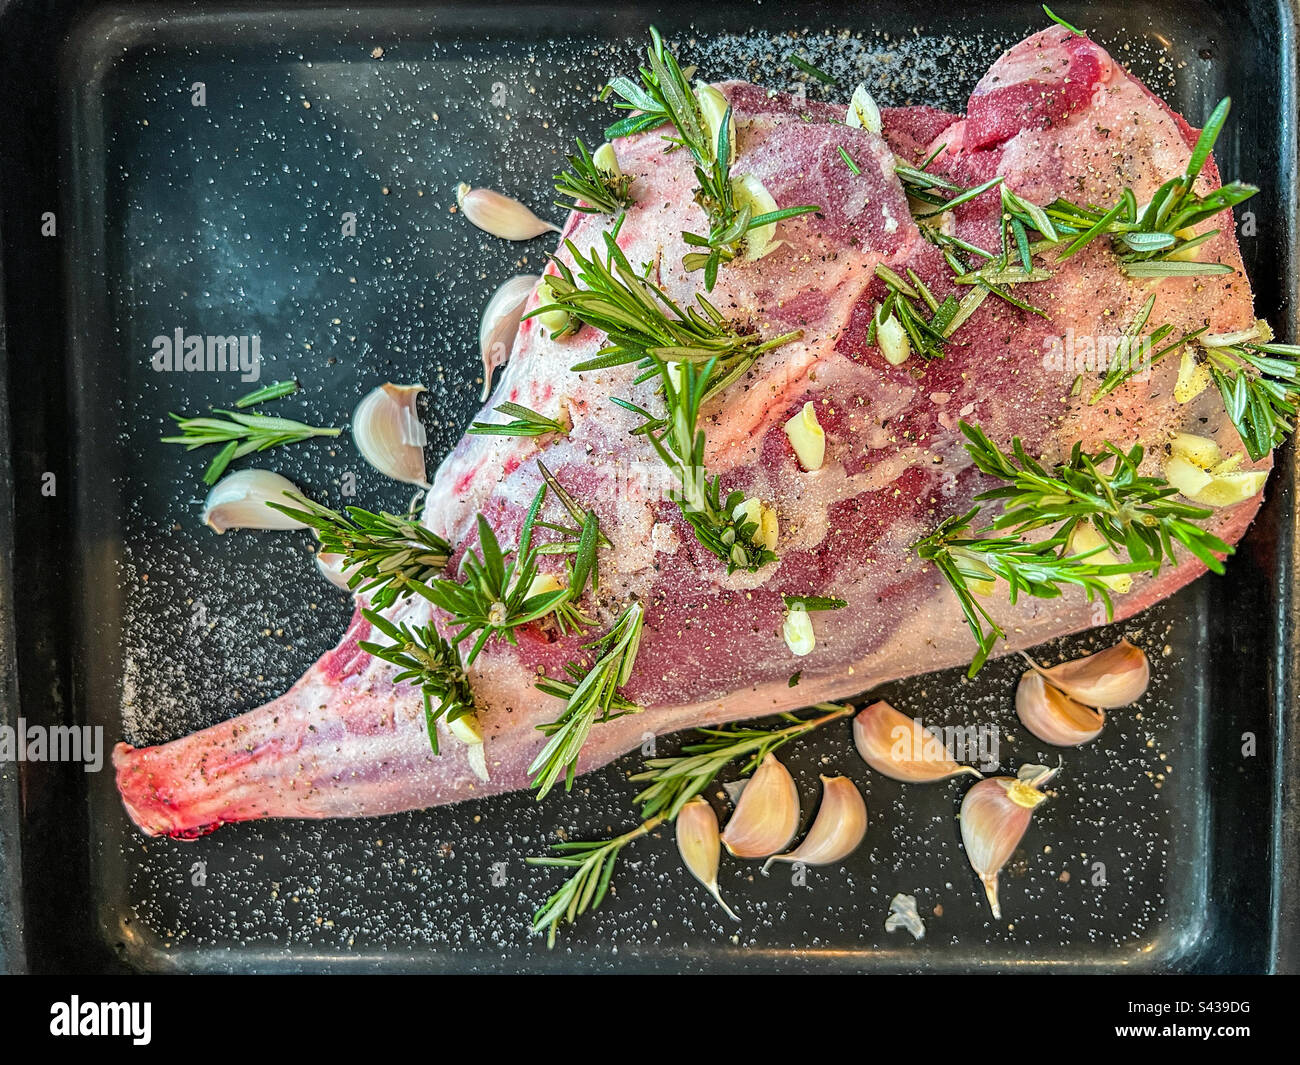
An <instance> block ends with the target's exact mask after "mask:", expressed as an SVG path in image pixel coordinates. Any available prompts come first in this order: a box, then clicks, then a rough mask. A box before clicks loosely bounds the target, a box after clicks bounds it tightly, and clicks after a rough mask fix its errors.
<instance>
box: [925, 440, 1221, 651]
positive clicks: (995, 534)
mask: <svg viewBox="0 0 1300 1065" xmlns="http://www.w3.org/2000/svg"><path fill="white" fill-rule="evenodd" d="M961 430H962V433H963V434H964V435H965V436H966V438H967V443H966V449H967V450H968V451H969V452H970V454H971V458H972V459H973V460H974V462H975V465H976V467H977V468H978V469H979V470H980V471H981V472H982V473H985V474H987V475H989V476H991V477H995V478H997V479H998V480H1000V481H1003V482H1005V483H1004V486H1003V487H1001V488H995V489H993V490H991V491H988V492H984V493H982V494H980V495H978V496H976V497H975V500H976V503H977V504H984V503H989V502H993V501H997V502H1000V503H1001V504H1002V510H1001V513H1000V514H999V515H998V516H997V517H996V518H994V519H993V520H992V521H991V522H988V523H987V524H985V525H984V526H983V527H982V528H979V529H978V530H977V529H976V527H975V520H976V518H977V517H980V516H981V515H982V506H980V505H977V506H975V507H974V508H972V509H971V510H970V511H968V512H967V513H965V514H963V515H960V516H950V517H948V518H946V519H945V520H944V521H943V522H941V523H940V525H939V526H938V528H937V529H936V530H935V531H934V532H933V533H931V534H930V535H929V536H927V537H925V538H924V539H922V540H919V541H918V542H917V543H916V544H914V545H913V549H914V550H915V551H916V552H917V555H918V556H919V557H920V558H921V559H923V560H925V561H928V562H932V563H934V565H935V568H936V569H938V570H939V572H940V574H941V575H942V576H943V577H944V579H945V580H946V581H947V582H948V584H949V585H950V586H951V587H952V589H953V591H954V593H955V594H956V595H957V598H958V601H959V602H960V604H961V607H962V612H963V614H964V615H965V618H966V624H967V627H968V628H969V629H970V630H971V634H972V635H973V636H974V637H975V641H976V645H977V647H978V653H977V654H976V656H975V658H974V659H973V660H972V662H971V667H970V672H969V675H970V676H974V675H975V673H976V672H978V670H979V669H980V667H981V666H982V665H983V664H984V662H985V661H986V660H987V658H988V656H989V654H990V653H991V652H992V650H993V647H994V645H995V644H996V642H997V640H998V639H999V638H1001V637H1003V636H1005V633H1004V632H1003V631H1002V629H1001V627H1000V626H999V625H998V624H997V622H996V621H994V619H993V617H992V615H991V614H990V613H989V612H988V610H987V609H985V607H984V606H983V605H982V604H981V603H979V602H978V601H977V600H976V599H975V595H976V594H979V593H986V592H988V591H991V590H992V586H993V582H994V581H995V579H996V578H999V577H1000V578H1002V579H1003V580H1005V581H1006V582H1007V585H1008V589H1009V598H1010V601H1011V603H1012V604H1014V603H1015V602H1016V601H1017V599H1018V597H1019V595H1020V594H1021V593H1024V594H1026V595H1031V596H1035V597H1037V598H1044V599H1047V598H1055V597H1057V596H1059V595H1060V594H1061V591H1062V588H1063V586H1066V585H1075V586H1078V587H1081V588H1083V589H1084V591H1085V592H1086V593H1087V596H1088V599H1089V600H1092V599H1094V598H1100V599H1101V600H1102V601H1103V602H1104V603H1105V604H1106V612H1107V616H1108V617H1110V616H1112V607H1113V604H1112V602H1111V599H1110V595H1109V586H1108V583H1107V580H1106V578H1110V577H1114V576H1119V575H1122V574H1126V573H1140V572H1149V573H1158V572H1159V570H1160V567H1161V566H1162V565H1163V564H1164V563H1165V562H1166V561H1167V562H1169V563H1170V564H1173V563H1174V561H1175V554H1174V544H1175V543H1177V544H1180V545H1181V546H1182V547H1184V548H1185V549H1186V550H1187V551H1189V552H1190V553H1191V554H1193V555H1195V556H1196V557H1197V558H1198V559H1200V560H1201V561H1202V562H1203V563H1204V564H1205V565H1206V567H1207V568H1209V569H1211V570H1213V571H1214V572H1216V573H1222V572H1223V563H1222V562H1221V561H1220V560H1219V558H1218V557H1217V555H1216V552H1217V553H1219V554H1224V555H1229V554H1232V552H1233V548H1232V547H1231V546H1230V545H1229V544H1226V543H1224V542H1223V541H1222V540H1220V539H1219V538H1218V537H1217V536H1214V535H1213V534H1212V533H1210V532H1207V531H1206V530H1205V529H1203V528H1201V527H1200V526H1199V525H1197V524H1196V522H1198V521H1201V520H1203V519H1205V518H1207V517H1209V516H1210V514H1211V513H1212V511H1210V510H1208V509H1204V508H1201V507H1195V506H1192V505H1190V504H1187V503H1180V502H1178V501H1177V500H1175V499H1174V498H1173V497H1174V496H1176V495H1177V490H1176V489H1175V488H1174V487H1173V486H1172V485H1170V484H1169V483H1168V482H1167V481H1165V480H1163V479H1162V478H1157V477H1145V476H1142V475H1141V474H1139V473H1138V467H1139V465H1140V464H1141V462H1142V455H1143V450H1142V448H1141V447H1140V446H1137V445H1135V446H1134V447H1132V448H1131V449H1129V450H1128V451H1122V450H1121V449H1119V448H1118V447H1116V446H1115V445H1114V444H1111V443H1107V444H1106V446H1105V447H1104V448H1103V449H1102V450H1101V451H1099V452H1097V453H1096V454H1088V453H1086V452H1084V451H1083V449H1082V448H1081V447H1080V445H1078V444H1075V446H1074V448H1073V450H1072V451H1071V453H1070V457H1069V459H1068V460H1067V461H1065V462H1063V463H1059V464H1057V465H1056V466H1054V467H1052V468H1051V469H1050V470H1049V469H1047V468H1045V467H1044V466H1043V465H1042V464H1041V463H1039V462H1038V461H1036V460H1035V459H1033V458H1032V457H1031V456H1030V455H1029V454H1028V452H1026V451H1025V448H1024V445H1023V444H1022V443H1021V441H1020V439H1019V438H1018V437H1017V438H1016V439H1014V440H1013V441H1012V450H1011V453H1010V454H1008V453H1006V452H1004V451H1002V450H1001V449H1000V448H998V447H997V446H996V445H995V444H994V443H993V442H992V441H991V440H990V439H989V438H988V436H987V435H986V434H985V433H984V431H983V430H982V429H980V428H979V427H978V426H974V425H971V424H969V423H967V422H964V421H963V422H962V423H961ZM1106 464H1109V469H1103V468H1102V467H1103V465H1106ZM1081 522H1087V523H1088V524H1090V525H1091V527H1092V528H1093V529H1095V530H1096V532H1097V533H1098V534H1100V536H1101V538H1102V539H1103V540H1104V541H1105V545H1104V546H1099V547H1097V548H1095V549H1093V550H1091V551H1087V552H1082V553H1078V554H1071V553H1069V544H1070V542H1071V535H1072V533H1073V532H1074V529H1075V527H1076V526H1077V525H1079V524H1080V523H1081ZM1047 527H1051V528H1052V531H1051V533H1050V535H1049V536H1047V537H1046V538H1042V539H1037V540H1034V541H1032V542H1031V541H1027V540H1025V539H1024V537H1025V535H1026V534H1028V533H1031V532H1033V531H1035V530H1037V529H1043V528H1047ZM990 534H992V535H990ZM1107 549H1109V550H1111V551H1112V552H1120V551H1123V552H1125V553H1126V554H1127V556H1128V559H1129V561H1127V562H1119V561H1117V562H1115V563H1107V564H1098V563H1095V562H1089V561H1088V559H1089V558H1090V557H1091V556H1093V555H1095V554H1097V553H1099V552H1102V551H1105V550H1107ZM1116 557H1117V558H1118V557H1119V556H1118V555H1116Z"/></svg>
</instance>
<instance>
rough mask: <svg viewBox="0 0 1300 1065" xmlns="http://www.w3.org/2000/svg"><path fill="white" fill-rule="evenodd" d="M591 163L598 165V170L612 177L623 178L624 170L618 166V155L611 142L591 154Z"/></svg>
mask: <svg viewBox="0 0 1300 1065" xmlns="http://www.w3.org/2000/svg"><path fill="white" fill-rule="evenodd" d="M591 161H592V162H593V163H595V164H596V169H597V170H603V171H605V173H606V174H608V175H610V177H622V176H623V168H622V167H621V166H619V165H618V153H617V152H615V151H614V145H612V144H611V143H610V142H609V141H606V142H605V143H604V144H602V145H601V146H600V147H599V148H597V149H596V150H595V151H594V152H592V153H591Z"/></svg>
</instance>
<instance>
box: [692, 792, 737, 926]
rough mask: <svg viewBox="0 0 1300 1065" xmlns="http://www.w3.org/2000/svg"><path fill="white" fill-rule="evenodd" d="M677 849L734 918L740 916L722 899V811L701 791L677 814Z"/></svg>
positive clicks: (694, 873) (697, 877)
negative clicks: (720, 859)
mask: <svg viewBox="0 0 1300 1065" xmlns="http://www.w3.org/2000/svg"><path fill="white" fill-rule="evenodd" d="M677 853H678V854H680V855H681V856H682V864H683V865H685V866H686V868H687V869H688V870H689V871H690V874H691V875H692V876H693V877H695V879H696V880H698V881H699V882H700V883H701V884H703V885H704V886H705V888H706V889H707V890H708V892H709V894H710V895H712V896H713V898H714V900H715V901H716V902H717V904H718V905H719V906H721V907H722V908H723V909H724V910H725V911H726V913H727V916H728V917H730V918H731V919H732V920H733V921H739V920H740V918H739V917H737V916H736V914H735V913H734V912H733V911H732V909H731V907H730V906H728V905H727V904H726V903H725V902H724V901H723V900H722V893H721V892H720V891H719V890H718V860H719V858H721V856H722V844H721V841H720V839H719V836H718V815H717V814H715V813H714V812H713V807H712V806H710V805H709V804H708V803H707V802H706V801H705V800H704V799H701V798H700V797H699V796H698V795H697V796H696V797H695V798H693V799H691V800H690V801H689V802H688V803H687V804H686V805H685V806H683V807H682V808H681V810H680V812H679V813H678V814H677Z"/></svg>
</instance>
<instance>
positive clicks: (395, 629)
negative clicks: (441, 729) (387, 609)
mask: <svg viewBox="0 0 1300 1065" xmlns="http://www.w3.org/2000/svg"><path fill="white" fill-rule="evenodd" d="M361 614H362V616H363V617H364V618H365V619H366V620H367V621H369V622H370V624H371V625H373V626H374V627H375V628H376V629H378V630H379V631H380V632H382V633H383V634H384V635H385V636H387V637H388V639H389V640H390V641H391V643H387V644H380V643H375V642H373V641H369V640H362V641H360V642H359V643H358V644H357V646H358V647H360V648H361V650H363V651H365V652H366V653H367V654H370V655H374V657H376V658H380V659H383V660H384V661H385V662H390V663H392V664H393V665H395V666H397V667H398V670H399V672H398V673H397V675H396V676H394V678H393V681H394V683H397V684H401V683H402V682H404V681H409V682H410V683H411V684H414V685H415V686H416V687H418V688H419V689H420V694H421V696H422V697H423V699H424V723H425V727H426V728H427V729H428V732H429V746H430V747H432V748H433V753H434V754H437V753H438V729H437V723H438V721H439V720H440V719H445V720H446V721H447V723H448V724H450V723H451V722H453V721H456V720H458V719H459V718H462V717H467V716H470V715H472V714H474V712H475V710H474V693H473V691H472V690H471V689H470V686H469V678H468V677H466V675H465V667H464V665H463V664H462V663H461V660H460V652H459V651H458V650H457V649H456V647H455V646H454V645H453V644H450V643H448V642H447V641H446V640H445V639H443V637H442V636H441V635H440V634H439V632H438V630H437V628H436V627H435V626H434V624H433V622H429V623H427V624H425V625H423V626H418V627H413V626H411V625H407V624H402V625H395V624H394V623H393V622H391V621H389V620H388V619H387V618H386V617H384V615H383V614H381V613H380V612H379V611H378V610H371V609H367V610H363V611H361ZM435 701H436V702H437V704H438V705H437V706H436V707H435V706H434V702H435Z"/></svg>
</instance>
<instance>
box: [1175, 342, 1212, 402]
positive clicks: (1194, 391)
mask: <svg viewBox="0 0 1300 1065" xmlns="http://www.w3.org/2000/svg"><path fill="white" fill-rule="evenodd" d="M1210 381H1211V378H1210V367H1209V365H1208V364H1207V363H1205V362H1202V361H1201V360H1200V359H1198V358H1197V357H1196V355H1195V353H1194V352H1193V351H1192V349H1191V348H1190V347H1185V348H1183V353H1182V355H1181V356H1180V357H1179V360H1178V380H1177V381H1175V382H1174V400H1175V401H1176V402H1178V403H1190V402H1191V401H1192V400H1194V399H1195V398H1196V397H1197V396H1199V395H1200V394H1201V393H1202V392H1204V391H1205V390H1206V389H1207V388H1209V387H1210Z"/></svg>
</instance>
